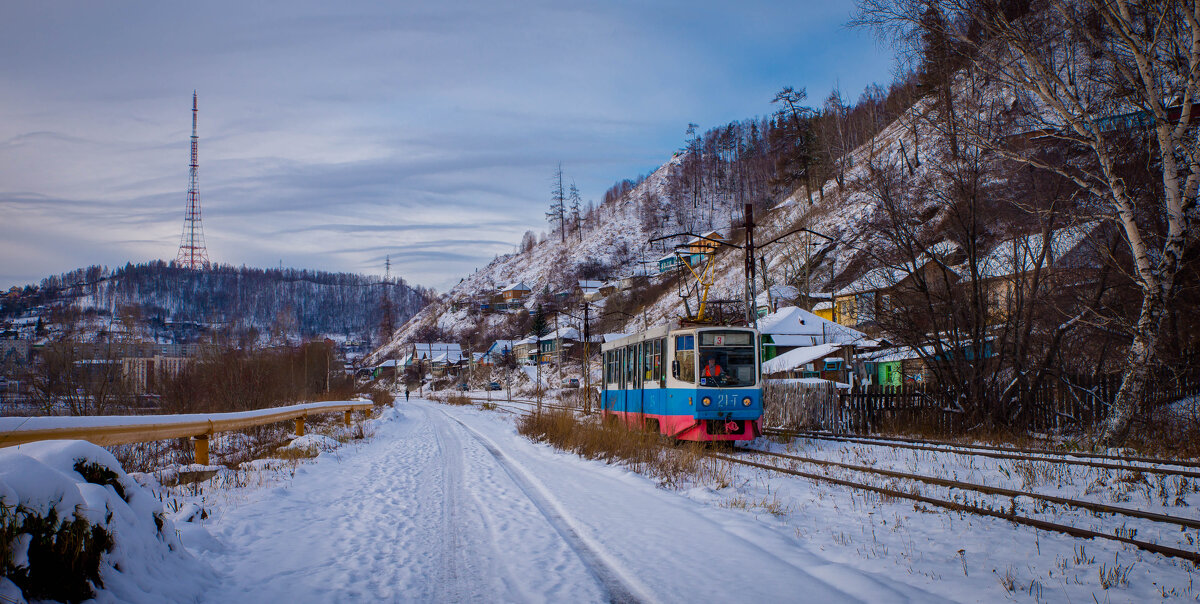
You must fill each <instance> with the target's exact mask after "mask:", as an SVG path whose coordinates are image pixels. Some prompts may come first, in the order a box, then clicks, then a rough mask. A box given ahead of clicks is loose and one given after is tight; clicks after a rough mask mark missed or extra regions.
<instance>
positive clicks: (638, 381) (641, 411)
mask: <svg viewBox="0 0 1200 604" xmlns="http://www.w3.org/2000/svg"><path fill="white" fill-rule="evenodd" d="M644 345H645V343H644V342H639V343H637V344H634V345H632V346H630V347H629V355H630V356H631V357H632V359H631V363H630V369H632V370H633V375H632V376H630V377H631V378H633V382H632V383H631V384H630V385H629V397H630V401H629V403H630V406H631V407H632V406H634V405H637V425H638V427H639V428H642V427H644V426H645V424H646V390H645V389H644V388H643V387H642V386H643V384H642V346H644Z"/></svg>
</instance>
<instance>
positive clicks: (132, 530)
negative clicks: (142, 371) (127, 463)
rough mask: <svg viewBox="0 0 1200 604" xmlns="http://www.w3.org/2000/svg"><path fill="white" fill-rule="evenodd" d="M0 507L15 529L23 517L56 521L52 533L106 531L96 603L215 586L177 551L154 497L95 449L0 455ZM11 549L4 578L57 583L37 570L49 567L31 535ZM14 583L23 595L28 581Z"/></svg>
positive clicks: (69, 445) (51, 447)
mask: <svg viewBox="0 0 1200 604" xmlns="http://www.w3.org/2000/svg"><path fill="white" fill-rule="evenodd" d="M81 472H84V473H86V474H87V475H88V476H87V477H85V476H84V475H83V474H82V473H81ZM0 504H2V505H3V506H4V507H5V508H6V510H7V512H8V513H9V514H15V520H16V523H15V524H16V526H17V527H18V528H17V530H18V531H21V530H22V528H21V527H22V522H23V520H24V519H26V518H48V517H56V518H57V522H58V524H57V526H52V527H50V530H51V531H53V530H55V529H57V528H60V527H62V526H64V525H66V524H68V523H70V522H72V521H74V520H75V519H76V518H78V519H80V520H82V521H85V522H86V523H87V524H89V525H92V526H94V527H100V528H102V529H103V530H105V531H107V532H108V533H109V535H110V536H111V546H110V547H109V549H107V551H105V553H103V554H102V555H101V557H100V563H99V573H98V579H99V581H92V582H91V583H92V587H93V588H94V589H95V600H96V601H97V602H164V601H170V602H179V601H187V600H193V599H195V598H196V597H198V596H199V595H200V594H201V592H202V591H203V590H204V589H206V588H207V587H208V586H210V585H211V584H212V583H213V582H214V581H215V575H214V574H213V572H212V570H211V569H209V567H208V566H207V565H205V564H203V563H201V562H200V561H199V560H197V559H196V558H194V557H193V556H192V555H191V554H189V553H188V552H187V551H186V550H185V549H184V548H183V545H182V543H181V542H180V540H179V537H178V533H177V532H176V530H175V527H174V525H173V524H172V523H171V521H170V520H168V519H167V518H166V517H165V516H164V514H163V512H162V506H161V505H160V503H159V501H158V499H157V498H156V497H155V496H154V495H153V494H152V493H151V492H150V491H149V490H147V489H146V488H144V487H142V486H141V485H139V484H138V483H137V482H136V481H134V480H133V479H132V478H131V477H130V476H128V475H127V474H126V473H125V471H124V470H123V469H122V468H121V465H120V464H119V463H118V462H117V460H116V458H115V457H113V456H112V454H111V453H109V452H108V451H106V450H105V449H102V448H100V447H98V446H96V445H93V444H90V443H87V442H83V441H42V442H37V443H29V444H24V445H19V446H16V447H7V448H3V449H0ZM92 530H93V534H94V529H92ZM102 541H103V540H102ZM12 547H13V550H12V553H13V562H12V564H13V567H14V569H13V570H14V571H15V573H14V574H10V577H14V575H15V574H20V575H25V576H27V577H34V576H42V577H45V576H47V575H48V576H51V577H57V578H58V579H60V580H61V579H62V576H61V574H62V571H61V569H60V568H57V567H51V568H42V566H43V565H47V564H53V562H47V558H45V557H44V556H45V554H44V551H45V548H44V547H43V548H39V547H38V546H37V545H36V544H33V543H31V536H30V534H29V533H23V534H20V535H19V536H18V537H17V539H16V540H15V541H14V544H13V546H12ZM31 560H32V561H33V562H32V563H31ZM14 578H15V579H16V580H15V583H16V584H17V585H20V586H21V587H22V588H25V589H29V587H28V585H29V584H30V583H29V580H22V579H20V578H16V577H14ZM6 590H7V591H6ZM8 591H11V586H10V585H8V584H3V585H0V593H4V594H5V595H8ZM35 596H36V597H39V598H46V597H55V596H52V595H49V594H40V595H39V594H32V593H31V594H29V595H28V599H33V598H34V597H35ZM18 601H19V600H18Z"/></svg>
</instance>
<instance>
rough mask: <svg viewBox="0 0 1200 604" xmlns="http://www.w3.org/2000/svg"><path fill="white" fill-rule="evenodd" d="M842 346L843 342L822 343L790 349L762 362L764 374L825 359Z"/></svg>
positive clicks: (787, 369) (791, 368) (780, 371)
mask: <svg viewBox="0 0 1200 604" xmlns="http://www.w3.org/2000/svg"><path fill="white" fill-rule="evenodd" d="M841 348H842V345H841V344H821V345H820V346H809V347H807V348H797V349H795V350H789V351H787V352H785V353H783V354H781V355H779V356H777V357H775V358H773V359H771V360H769V361H766V362H764V363H763V364H762V372H763V375H770V374H772V373H782V372H784V371H791V370H793V369H798V368H800V367H803V366H805V365H807V364H809V363H812V362H813V361H816V360H818V359H823V358H825V357H827V356H831V355H833V354H835V353H836V352H837V351H838V350H840V349H841Z"/></svg>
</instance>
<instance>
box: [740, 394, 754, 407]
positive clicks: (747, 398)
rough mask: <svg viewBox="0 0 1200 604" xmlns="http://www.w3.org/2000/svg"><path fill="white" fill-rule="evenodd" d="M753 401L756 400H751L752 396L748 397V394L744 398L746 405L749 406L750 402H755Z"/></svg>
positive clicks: (743, 402) (743, 403)
mask: <svg viewBox="0 0 1200 604" xmlns="http://www.w3.org/2000/svg"><path fill="white" fill-rule="evenodd" d="M753 402H754V401H752V400H750V397H748V396H747V397H746V398H744V399H742V405H744V406H746V407H749V406H750V403H753Z"/></svg>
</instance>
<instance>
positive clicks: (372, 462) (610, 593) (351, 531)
mask: <svg viewBox="0 0 1200 604" xmlns="http://www.w3.org/2000/svg"><path fill="white" fill-rule="evenodd" d="M398 406H400V410H398V411H394V412H392V415H391V417H392V419H391V420H390V421H383V422H380V423H379V424H378V427H377V432H376V435H375V437H374V439H372V440H371V441H370V442H369V443H368V444H366V445H364V446H363V447H361V448H359V449H358V450H356V451H346V452H344V453H342V454H340V455H322V456H321V457H320V458H318V460H317V461H316V463H313V464H305V465H302V466H300V469H299V470H298V471H297V474H296V476H295V478H294V479H292V480H290V481H288V482H287V483H286V484H283V485H279V486H276V487H274V488H270V489H265V490H262V491H259V492H257V493H253V494H251V495H250V496H249V498H248V499H247V500H245V501H243V502H242V503H241V504H239V505H237V506H236V507H231V508H228V509H224V510H220V511H218V513H217V515H216V517H214V518H213V519H212V520H211V522H210V523H209V524H208V530H209V532H211V533H212V534H213V536H215V537H216V538H217V539H216V541H217V542H219V544H209V545H208V549H207V551H204V552H203V553H202V556H203V557H204V558H205V559H207V560H208V561H209V562H210V563H211V564H212V565H213V566H214V567H215V568H216V569H217V570H218V571H219V572H221V573H223V574H224V575H225V576H226V579H225V580H224V581H222V582H221V585H220V587H219V588H218V589H217V590H216V591H212V592H210V593H209V594H207V598H208V599H209V600H210V601H212V602H223V603H224V602H267V601H293V602H330V601H346V602H351V601H353V602H360V601H454V602H457V601H489V602H491V601H521V602H525V601H534V602H536V601H549V602H562V601H662V602H682V601H719V600H734V599H736V600H743V601H812V602H834V601H836V602H855V601H863V602H903V601H919V602H931V601H940V598H939V597H938V596H935V595H933V594H931V593H928V592H925V591H922V590H920V589H919V588H916V587H912V586H908V585H905V584H903V583H900V582H896V581H894V580H892V579H891V578H889V577H884V576H879V575H874V574H871V573H868V572H864V571H861V570H857V569H854V568H850V567H848V566H844V565H841V564H836V563H833V562H830V560H828V559H826V558H825V557H823V556H822V555H821V553H822V552H821V551H820V550H819V549H817V548H815V547H814V546H812V545H811V544H809V543H807V542H804V541H801V540H798V539H797V538H796V537H795V536H794V535H788V534H785V533H784V532H782V531H779V530H773V528H772V527H770V526H768V525H767V524H765V523H763V522H760V521H759V520H757V519H756V518H755V517H754V516H753V515H751V514H748V513H746V512H744V511H741V510H733V509H723V508H720V507H716V506H710V505H705V504H703V503H699V502H698V501H696V500H695V499H693V498H689V497H685V496H683V495H681V494H678V493H674V492H671V491H668V490H664V489H661V488H658V487H656V486H655V484H654V483H653V482H652V481H651V480H649V479H647V478H645V477H643V476H641V475H638V474H635V473H632V472H629V471H627V470H624V469H622V468H619V467H615V466H609V465H605V464H603V463H599V462H592V461H585V460H581V459H579V458H577V457H575V456H571V455H564V454H562V453H559V452H556V451H553V450H551V449H549V448H548V447H545V446H542V445H536V444H533V443H530V442H529V441H527V440H525V439H524V438H523V437H520V436H519V435H517V434H516V433H515V431H514V429H513V426H512V424H511V423H510V422H507V421H503V420H502V419H501V416H499V415H498V414H496V413H489V412H482V411H478V410H475V409H471V408H460V407H448V406H444V405H439V404H436V403H430V402H426V401H418V400H413V401H412V402H411V403H398ZM185 540H186V536H185ZM192 545H193V547H197V546H200V545H201V544H192Z"/></svg>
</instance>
